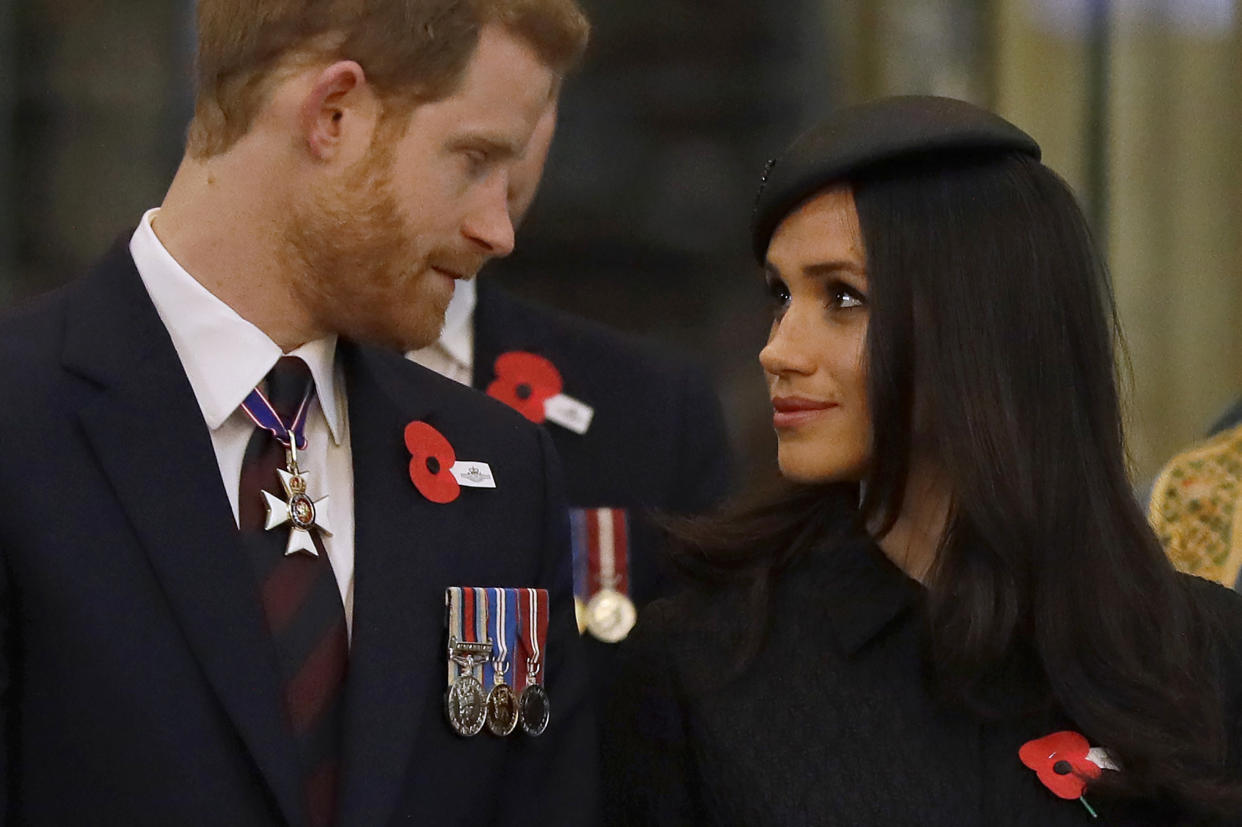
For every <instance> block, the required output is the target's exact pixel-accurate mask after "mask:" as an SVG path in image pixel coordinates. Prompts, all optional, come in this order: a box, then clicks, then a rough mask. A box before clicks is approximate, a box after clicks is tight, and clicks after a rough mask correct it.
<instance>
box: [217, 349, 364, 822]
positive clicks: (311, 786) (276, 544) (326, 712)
mask: <svg viewBox="0 0 1242 827" xmlns="http://www.w3.org/2000/svg"><path fill="white" fill-rule="evenodd" d="M266 383H267V398H268V400H269V401H270V402H271V404H272V408H273V409H275V411H276V413H277V414H278V415H279V416H280V419H281V421H282V422H283V423H285V424H286V425H288V424H289V423H290V422H291V421H292V419H293V417H294V414H295V412H296V411H297V409H298V406H299V404H300V403H301V402H302V400H303V399H304V398H305V396H306V394H307V392H308V389H311V392H312V393H313V383H314V380H313V379H312V378H311V375H310V370H309V369H308V368H307V366H306V363H305V362H303V361H302V360H301V359H298V358H296V357H289V356H286V357H283V358H282V359H280V360H279V361H278V362H277V363H276V366H275V367H274V368H272V370H271V372H270V373H268V375H267V379H266ZM284 468H285V446H284V445H282V444H281V443H280V442H279V441H278V440H277V439H276V437H275V436H273V435H272V434H271V433H269V432H268V431H266V430H264V429H262V428H255V430H254V433H253V434H252V435H251V437H250V441H249V442H248V443H247V445H246V454H245V458H244V460H243V461H242V472H241V486H240V489H239V495H238V527H239V529H240V530H241V538H242V544H243V546H244V548H245V551H246V555H247V557H248V558H249V560H250V564H251V566H252V567H253V569H254V574H255V578H256V581H257V583H258V587H259V593H260V595H261V601H262V604H263V613H264V615H265V617H266V619H267V625H268V629H269V630H270V631H271V634H272V640H273V642H274V643H275V648H276V655H277V663H278V665H279V668H280V686H281V690H282V695H283V700H284V706H285V711H286V712H287V713H288V724H289V728H290V731H291V733H292V736H293V738H294V740H295V742H296V743H297V751H298V757H299V759H300V760H301V765H302V766H301V769H302V779H303V784H304V792H305V795H306V802H307V808H308V812H309V815H310V822H309V823H310V825H311V827H327V825H330V824H331V823H332V820H333V817H334V815H335V812H336V787H337V775H338V767H339V763H340V754H341V725H342V719H343V714H342V713H343V703H344V692H343V689H344V684H345V672H346V666H347V661H348V654H349V642H348V634H347V632H346V626H345V610H344V607H343V606H342V604H341V595H340V591H339V590H338V588H337V584H336V578H335V576H334V575H333V573H332V564H331V563H330V562H329V561H328V555H327V554H326V553H325V552H324V548H323V541H322V540H321V538H320V536H319V532H318V530H317V529H311V532H312V534H313V535H314V544H315V548H316V549H317V550H318V552H319V556H318V557H312V556H310V555H309V554H305V553H295V554H292V555H288V556H286V554H285V547H286V542H287V539H288V531H289V529H288V527H287V526H282V527H278V528H275V529H273V530H271V531H264V525H265V524H266V509H265V507H264V497H263V494H262V492H263V490H264V489H266V490H267V491H270V492H272V493H275V494H276V495H277V496H280V497H282V499H283V494H284V490H283V488H282V487H281V482H280V478H279V476H278V475H277V473H276V471H277V469H284ZM304 470H317V471H320V472H321V473H322V469H304ZM319 479H321V480H322V479H323V477H319Z"/></svg>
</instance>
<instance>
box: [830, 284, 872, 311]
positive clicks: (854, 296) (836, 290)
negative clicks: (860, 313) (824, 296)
mask: <svg viewBox="0 0 1242 827" xmlns="http://www.w3.org/2000/svg"><path fill="white" fill-rule="evenodd" d="M866 304H867V299H866V297H865V296H863V294H862V293H860V292H858V291H857V290H855V289H854V288H853V287H850V286H849V285H846V284H834V285H831V286H830V287H829V288H828V307H830V308H832V309H833V310H850V309H852V308H855V307H863V306H865V305H866Z"/></svg>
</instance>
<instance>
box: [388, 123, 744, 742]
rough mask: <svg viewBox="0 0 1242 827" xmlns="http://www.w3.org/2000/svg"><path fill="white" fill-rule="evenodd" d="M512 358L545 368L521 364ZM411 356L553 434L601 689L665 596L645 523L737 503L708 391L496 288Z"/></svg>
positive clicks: (465, 302)
mask: <svg viewBox="0 0 1242 827" xmlns="http://www.w3.org/2000/svg"><path fill="white" fill-rule="evenodd" d="M555 122H556V118H555V112H554V111H549V112H547V113H545V114H544V117H543V118H542V119H541V121H540V123H539V125H538V126H537V127H536V130H535V135H534V137H533V138H532V141H531V148H530V150H529V151H528V152H527V154H526V156H525V157H524V158H523V159H522V160H521V162H520V163H519V164H518V165H517V166H516V168H515V170H514V174H513V176H512V177H511V179H510V187H511V188H510V193H509V205H510V213H511V215H512V216H513V220H514V224H515V225H520V224H521V222H522V219H523V218H524V217H525V215H526V213H527V211H528V210H529V208H530V206H531V204H532V202H533V201H534V197H535V194H536V191H537V189H538V185H539V181H540V179H541V178H542V175H543V167H544V163H545V161H546V158H547V154H548V150H549V148H550V146H551V143H552V138H553V132H554V128H555ZM515 354H523V355H526V354H529V355H531V356H534V357H537V359H535V360H531V359H526V361H525V362H516V363H515V362H513V358H512V357H513V356H514V355H515ZM408 355H409V357H410V358H411V359H413V360H414V361H416V362H418V363H420V364H422V365H424V366H425V367H428V368H431V369H432V370H435V371H437V372H438V373H441V374H443V375H445V376H448V377H449V378H452V379H456V380H457V381H459V382H461V383H463V384H469V385H473V386H474V387H475V388H478V389H480V390H483V391H486V392H488V393H490V394H492V395H493V396H496V397H497V398H500V399H502V400H504V401H507V402H509V403H510V404H514V405H515V407H517V409H518V410H520V411H523V412H524V413H525V414H526V415H527V416H528V417H531V418H533V419H534V421H536V422H541V423H544V424H545V425H546V427H547V430H548V432H549V433H550V434H551V436H552V441H553V442H554V443H555V445H556V449H557V453H558V454H559V455H560V457H561V460H562V461H563V463H564V467H565V473H566V479H567V493H568V498H569V502H570V505H571V509H570V510H571V517H572V520H571V526H572V530H571V533H572V535H573V541H574V542H573V545H574V556H575V568H576V578H575V592H576V597H577V598H578V609H579V626H580V628H581V629H582V631H584V632H585V633H586V634H587V640H588V643H587V645H588V647H589V651H590V653H591V664H592V670H593V672H594V677H595V682H596V683H597V684H599V685H606V684H607V683H608V682H609V680H610V679H611V674H612V664H613V659H614V655H615V649H616V646H615V644H616V643H618V642H619V641H620V640H621V639H623V638H624V637H625V636H626V634H627V633H628V632H629V630H630V628H631V627H632V626H633V623H634V621H635V618H636V611H635V609H636V607H637V606H641V605H642V604H643V603H645V602H647V601H649V600H651V599H652V598H654V597H656V596H658V595H659V594H660V593H661V592H662V591H665V590H666V589H667V586H668V584H669V579H670V578H669V576H668V574H669V573H668V571H667V565H666V564H665V562H664V560H663V555H662V548H663V537H662V533H661V532H660V531H659V530H658V529H657V527H656V526H655V524H654V523H653V522H652V521H651V519H650V512H652V511H659V512H663V513H666V514H692V513H696V512H701V511H705V510H707V509H709V508H710V507H712V506H713V505H716V504H717V503H718V502H719V501H720V500H722V499H723V498H724V496H725V494H726V493H727V492H728V490H729V487H730V477H729V471H730V451H729V446H728V441H727V438H726V436H725V430H724V420H723V417H722V415H721V411H720V402H719V400H718V399H717V397H716V393H715V391H714V389H713V388H712V386H711V384H710V382H709V381H708V380H707V379H706V377H704V376H703V375H702V373H701V372H700V371H698V370H696V369H693V368H692V367H690V366H689V365H686V364H683V363H681V362H680V361H678V360H675V359H672V358H669V357H668V356H667V355H664V354H657V353H654V352H651V351H650V350H649V349H647V348H644V347H641V346H639V345H637V344H636V343H633V342H631V341H628V340H626V339H625V338H623V337H621V336H619V335H617V334H616V333H614V332H612V331H610V330H608V329H606V328H604V327H602V326H600V325H596V324H592V323H590V322H588V321H585V320H583V319H577V318H574V317H571V316H568V315H566V314H562V313H557V312H554V311H550V310H548V309H545V308H541V307H537V306H535V305H532V304H528V303H526V302H523V301H520V300H519V299H517V298H515V297H513V296H512V295H510V294H509V293H507V292H505V291H504V290H502V289H501V288H500V287H499V286H497V285H496V284H494V283H493V281H492V280H489V279H484V280H483V282H482V283H481V284H478V286H477V288H476V283H475V282H459V283H458V284H457V286H456V290H455V292H454V294H453V300H452V302H451V303H450V304H449V309H448V312H447V314H446V317H445V326H444V330H443V331H442V332H441V335H440V338H439V339H438V340H437V341H436V342H435V343H434V344H432V345H430V346H428V347H425V348H422V349H420V350H417V351H414V352H412V353H410V354H408ZM519 358H522V357H519ZM513 364H516V365H517V368H516V370H518V372H519V374H520V372H521V370H523V369H524V368H523V365H524V364H525V365H532V364H533V365H540V366H542V367H543V368H544V369H545V370H551V371H554V372H555V375H556V376H557V378H558V379H559V382H560V385H561V390H560V391H558V393H557V394H554V395H553V398H551V399H549V400H548V401H547V402H545V403H544V404H543V405H533V406H532V405H531V404H530V403H531V402H532V401H537V400H535V399H532V398H526V399H523V398H522V397H521V392H522V390H523V387H522V386H523V377H522V376H521V375H516V376H514V375H508V373H509V371H510V370H511V368H507V367H506V366H507V365H513ZM575 414H577V416H576V417H575ZM584 423H585V427H584ZM601 688H602V686H601ZM598 694H600V693H597V695H598ZM605 723H606V722H605Z"/></svg>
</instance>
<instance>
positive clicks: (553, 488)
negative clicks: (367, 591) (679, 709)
mask: <svg viewBox="0 0 1242 827" xmlns="http://www.w3.org/2000/svg"><path fill="white" fill-rule="evenodd" d="M538 434H539V440H540V445H541V450H542V453H543V457H544V468H545V474H544V486H545V492H544V493H545V497H544V526H545V538H544V546H543V548H544V558H543V571H542V572H541V573H540V582H541V583H543V584H546V586H547V588H548V592H549V604H550V612H549V615H550V616H549V620H548V623H549V628H548V662H547V665H546V667H545V669H546V680H545V684H546V687H547V690H548V697H549V699H550V702H551V707H552V714H551V718H550V721H549V724H548V729H547V731H546V732H545V733H544V734H543V735H542V736H539V737H537V738H530V737H528V736H521V739H520V740H522V741H525V742H528V745H529V747H530V748H531V749H532V751H533V752H534V753H535V755H536V760H534V761H532V762H527V763H526V764H525V766H524V771H523V772H522V773H521V774H520V775H516V776H513V777H511V778H510V779H509V781H510V782H511V785H512V786H513V792H512V794H511V796H509V797H508V798H507V800H509V801H525V802H529V804H530V806H532V807H534V808H535V810H537V811H538V813H539V814H540V816H539V819H538V820H539V822H540V823H543V824H565V825H575V826H577V825H582V827H590V826H591V825H596V824H598V823H599V736H598V728H597V726H596V722H595V713H594V707H593V705H592V704H591V703H590V701H589V697H588V689H589V686H590V684H589V676H588V673H587V668H588V667H587V663H586V662H585V661H584V655H585V652H584V650H583V646H582V643H581V640H580V638H579V636H578V625H577V621H576V620H575V618H574V601H573V571H572V562H571V552H570V544H569V524H568V517H567V514H568V506H567V505H566V504H565V493H564V483H563V482H562V479H561V469H560V460H559V459H558V457H557V455H556V451H555V449H554V448H553V447H552V441H551V439H550V438H549V437H548V435H547V434H546V433H545V432H544V431H543V429H542V428H541V429H539V430H538ZM502 800H506V799H502ZM527 815H528V816H531V817H532V818H533V816H534V811H532V812H531V813H527ZM517 823H529V822H528V821H527V820H525V819H519V820H518V822H517Z"/></svg>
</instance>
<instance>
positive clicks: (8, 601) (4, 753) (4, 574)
mask: <svg viewBox="0 0 1242 827" xmlns="http://www.w3.org/2000/svg"><path fill="white" fill-rule="evenodd" d="M12 623H13V599H12V595H11V594H10V593H9V566H8V560H7V559H6V558H5V556H4V548H3V547H2V546H0V737H2V738H3V739H4V740H3V743H0V825H4V824H5V823H7V821H8V812H9V787H10V785H11V780H10V778H9V774H10V771H9V727H10V722H9V707H10V706H11V702H10V695H11V693H12V683H13V681H12V676H11V672H12V666H13V662H12V653H13V646H12V632H11V629H10V627H11V625H12Z"/></svg>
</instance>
